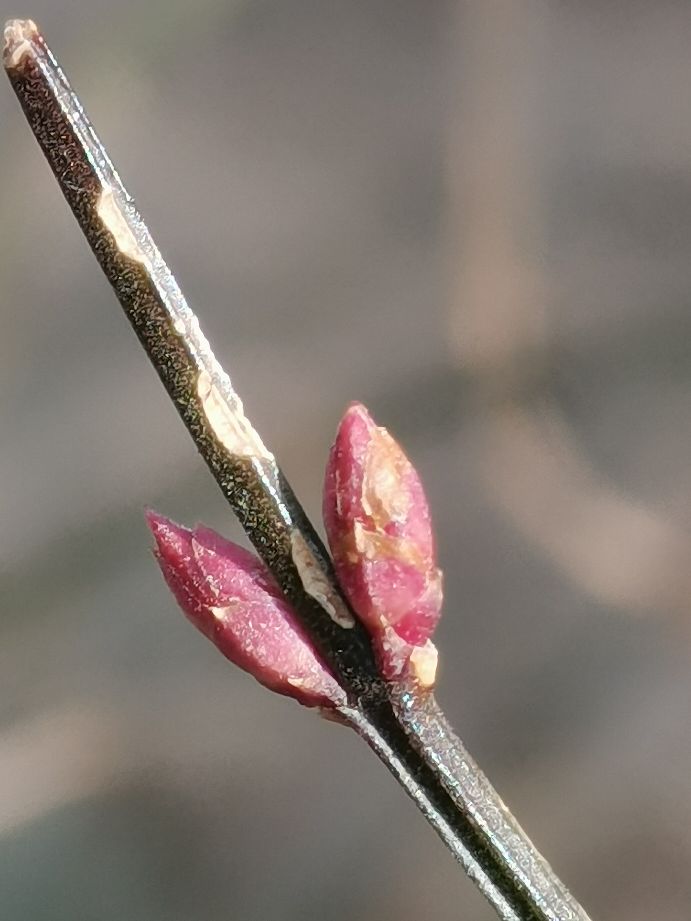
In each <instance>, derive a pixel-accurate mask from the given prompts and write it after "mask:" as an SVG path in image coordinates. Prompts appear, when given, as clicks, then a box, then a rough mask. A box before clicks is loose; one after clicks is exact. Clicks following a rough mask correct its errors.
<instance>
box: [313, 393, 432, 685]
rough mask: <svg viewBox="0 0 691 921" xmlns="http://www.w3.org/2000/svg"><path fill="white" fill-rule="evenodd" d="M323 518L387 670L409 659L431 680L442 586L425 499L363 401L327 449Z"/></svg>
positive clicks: (390, 673)
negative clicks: (431, 638)
mask: <svg viewBox="0 0 691 921" xmlns="http://www.w3.org/2000/svg"><path fill="white" fill-rule="evenodd" d="M324 522H325V525H326V531H327V534H328V538H329V544H330V546H331V552H332V554H333V558H334V564H335V566H336V572H337V573H338V577H339V580H340V582H341V584H342V586H343V589H344V591H345V593H346V594H347V596H348V599H349V601H350V603H351V604H352V606H353V608H354V610H355V612H356V613H357V614H358V615H359V617H360V619H361V620H362V621H363V623H364V624H365V625H366V626H367V628H368V629H369V631H370V633H371V634H372V636H373V638H374V640H375V645H376V646H377V648H378V650H379V654H380V660H381V665H382V668H383V671H384V673H385V674H386V676H387V677H396V676H398V675H400V674H401V673H402V671H403V670H404V668H405V666H406V664H407V663H410V664H411V665H412V666H413V670H414V672H415V674H416V676H417V677H418V678H419V680H420V681H421V682H422V683H424V684H432V683H433V681H434V666H435V665H436V650H435V649H434V647H433V646H432V644H431V643H430V642H429V637H430V636H431V635H432V632H433V630H434V628H435V626H436V624H437V621H438V620H439V615H440V610H441V601H442V590H441V572H440V571H439V569H438V568H437V566H436V560H435V547H434V537H433V534H432V526H431V523H430V515H429V508H428V505H427V500H426V498H425V493H424V490H423V488H422V484H421V482H420V478H419V477H418V475H417V472H416V471H415V468H414V467H413V466H412V464H411V463H410V461H409V460H408V458H407V457H406V456H405V454H404V453H403V451H402V450H401V448H400V446H399V445H398V443H397V442H396V441H395V440H394V439H393V438H392V437H391V435H389V433H388V432H387V431H386V429H384V428H379V427H378V426H377V425H375V423H374V421H373V420H372V418H371V416H370V415H369V413H368V412H367V410H366V409H365V407H364V406H362V405H361V404H360V403H353V404H352V405H351V406H349V407H348V409H347V410H346V413H345V415H344V417H343V419H342V420H341V423H340V425H339V427H338V432H337V433H336V440H335V442H334V445H333V448H332V449H331V454H330V455H329V462H328V465H327V468H326V481H325V485H324Z"/></svg>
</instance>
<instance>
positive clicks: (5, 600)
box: [0, 0, 691, 921]
mask: <svg viewBox="0 0 691 921" xmlns="http://www.w3.org/2000/svg"><path fill="white" fill-rule="evenodd" d="M27 3H28V0H27ZM3 12H4V17H7V16H10V15H24V16H32V17H33V18H35V19H36V20H37V21H38V22H39V24H40V25H41V26H42V27H43V29H44V31H45V33H46V35H47V38H48V41H49V42H50V44H51V45H52V47H53V49H54V50H55V52H56V53H57V54H58V56H59V58H60V60H61V63H62V64H63V65H64V67H65V69H66V71H67V73H68V76H69V77H70V79H71V80H72V83H73V85H74V86H75V88H76V89H77V91H78V92H79V93H80V95H81V96H82V99H83V101H84V103H85V105H86V107H87V109H88V111H89V113H90V115H91V117H92V119H93V120H94V122H95V125H96V127H97V129H98V131H99V133H100V134H101V136H102V138H103V140H104V142H105V143H106V144H107V145H108V147H109V148H110V150H111V153H112V156H113V159H114V160H115V163H116V164H117V165H118V167H119V169H120V172H121V174H122V176H123V178H124V180H125V182H126V184H127V185H128V187H129V188H130V190H131V191H132V192H133V193H134V195H135V196H136V197H137V200H138V203H139V205H140V208H141V210H142V211H143V213H144V215H145V217H146V218H147V220H148V221H149V223H150V226H151V229H152V231H153V233H154V236H155V237H156V239H157V240H158V242H159V244H160V246H161V248H162V250H163V252H164V254H165V255H166V257H167V258H168V260H169V262H170V264H171V266H172V267H173V269H174V271H175V272H176V274H177V275H178V278H179V280H180V282H181V284H182V286H183V288H184V290H185V291H186V293H187V295H188V297H189V299H190V301H191V303H192V304H193V306H195V307H196V308H197V309H198V311H199V314H200V317H201V320H202V324H203V326H204V328H205V330H206V332H207V333H208V334H209V336H210V338H211V340H212V342H213V343H214V345H215V348H216V353H217V355H218V356H219V358H221V360H222V361H223V362H224V363H225V364H226V366H227V367H228V369H229V371H230V373H231V375H232V377H233V381H234V383H235V384H236V386H237V388H238V390H239V391H240V393H241V394H242V395H243V396H244V397H245V404H246V408H247V409H248V412H249V413H250V414H251V416H252V417H253V419H254V421H255V422H256V424H257V426H258V428H259V429H260V431H261V432H262V434H263V436H264V438H265V440H266V441H267V443H268V444H269V445H270V446H271V447H272V448H273V449H274V450H275V452H276V453H277V454H278V456H279V457H280V458H281V459H282V462H283V465H284V467H285V469H286V472H287V474H288V476H289V477H290V479H291V480H292V482H293V485H294V486H295V488H296V490H297V492H298V494H299V495H300V496H301V497H302V498H303V500H304V502H305V504H306V506H307V508H308V510H309V511H310V512H311V513H312V514H313V515H314V516H315V517H318V515H319V505H320V485H321V476H322V470H323V464H324V461H325V457H326V452H327V450H328V446H329V442H330V438H331V435H332V433H333V431H334V429H335V426H336V423H337V420H338V417H339V414H340V412H341V411H342V409H343V407H344V405H345V404H346V403H347V402H348V401H349V400H351V399H360V400H362V401H364V402H365V403H366V404H367V405H368V406H370V407H371V409H372V411H373V412H374V413H375V416H376V417H377V418H378V419H379V420H380V421H381V422H382V423H384V424H386V425H387V426H388V427H390V428H391V429H392V430H393V431H394V432H395V433H396V434H397V435H398V436H399V438H400V439H401V440H402V441H403V443H404V444H405V446H406V448H407V450H408V451H409V453H410V455H411V456H412V458H413V459H414V460H415V462H416V463H417V464H418V465H419V467H420V469H421V471H422V473H423V476H424V479H425V481H426V483H427V486H428V489H429V495H430V500H431V504H432V507H433V512H434V516H435V519H436V523H437V527H438V534H439V546H440V555H441V560H442V564H443V566H444V569H445V572H446V597H447V603H446V616H445V618H444V619H443V621H442V624H441V627H440V629H439V645H440V647H441V650H442V667H441V684H440V688H439V694H440V697H441V699H442V702H443V703H444V705H445V706H446V708H447V709H448V711H449V713H450V715H451V716H452V718H453V720H454V721H455V723H456V724H457V725H458V727H459V729H460V732H461V734H462V736H463V737H464V738H465V740H466V741H467V743H468V746H469V748H470V749H471V751H472V752H473V753H474V754H475V756H476V757H477V758H478V760H479V761H480V763H481V764H482V765H483V766H484V768H485V770H486V771H487V772H488V773H489V775H490V777H491V778H492V779H493V780H494V782H495V783H496V785H497V786H498V787H499V789H500V791H501V792H502V794H503V795H504V797H505V798H506V799H507V801H508V802H509V803H510V804H511V805H512V807H513V808H514V810H515V812H516V813H517V815H518V816H519V818H520V820H521V821H522V823H523V824H524V825H525V826H526V828H527V829H528V830H529V832H530V833H531V835H532V836H533V837H534V839H535V840H536V842H537V844H538V845H539V846H540V847H541V848H542V849H543V850H544V852H545V853H546V854H547V855H548V856H549V858H550V859H551V861H552V862H553V864H554V865H555V867H556V869H557V870H558V872H559V873H560V874H561V875H562V876H563V877H564V878H565V879H566V881H567V882H568V883H569V884H570V885H571V886H572V888H573V889H574V891H575V893H576V894H577V896H578V897H579V898H580V899H581V900H582V902H583V903H584V905H585V906H586V908H587V909H588V910H589V911H590V913H591V914H592V916H593V918H594V919H621V921H650V919H655V921H688V919H689V918H690V917H691V872H690V868H691V730H690V728H689V718H688V717H689V704H690V703H691V668H690V663H691V659H690V652H691V650H690V644H689V637H690V633H691V631H690V630H689V626H690V624H691V388H690V387H689V384H690V383H691V361H690V359H691V311H690V310H689V306H690V304H691V260H690V259H689V251H690V250H691V105H690V104H689V94H688V86H689V84H691V55H690V54H689V47H691V5H690V4H689V3H687V2H684V0H676V2H672V0H669V2H667V0H658V2H656V3H654V4H653V3H649V2H631V0H628V2H623V0H622V2H607V0H597V2H595V0H591V2H582V3H567V2H519V0H515V2H511V0H503V2H499V0H476V2H467V3H453V2H436V0H416V2H413V0H342V2H334V0H326V2H324V0H321V2H319V0H247V2H242V0H235V2H233V0H226V2H221V0H195V2H192V0H165V2H164V0H148V2H147V3H146V4H143V3H141V2H133V0H127V2H122V0H121V2H113V0H109V2H106V0H88V2H87V0H70V2H67V0H65V2H58V0H32V2H31V3H30V4H28V5H26V8H24V6H21V5H20V7H17V6H15V7H13V8H10V7H9V6H7V5H6V6H5V7H4V10H3ZM4 17H3V18H4ZM0 126H1V130H0V157H1V162H2V181H1V194H0V243H1V245H0V273H1V277H2V295H0V296H1V298H2V317H3V334H2V337H1V338H0V426H1V429H2V433H3V434H2V443H1V447H0V477H1V483H2V487H1V488H0V917H2V919H12V921H15V919H21V921H121V919H123V918H127V919H128V921H159V919H160V921H188V919H190V918H198V919H205V921H221V919H224V921H225V919H228V918H237V919H243V921H245V919H246V921H255V919H256V921H291V919H296V921H297V919H300V921H306V919H329V921H354V919H357V921H386V919H397V921H400V919H408V918H409V919H417V918H420V917H424V918H429V919H434V921H446V919H448V921H451V919H459V918H461V919H473V921H490V919H491V918H493V917H494V916H493V914H492V912H491V911H490V909H489V908H488V907H486V906H485V904H484V903H483V902H482V900H481V899H480V897H479V896H478V895H477V894H476V893H475V891H474V889H473V887H472V886H471V885H470V884H469V883H468V882H467V881H466V880H465V879H464V878H463V876H462V874H461V873H460V872H459V871H458V869H457V868H456V866H455V865H454V863H453V861H452V860H451V858H450V857H449V856H448V855H447V854H446V852H445V851H444V850H443V848H442V846H441V844H440V843H439V842H438V841H437V840H436V838H435V837H434V835H433V833H432V832H431V831H430V830H429V828H428V827H427V826H426V824H425V823H424V821H423V820H422V819H421V818H420V816H419V815H418V814H417V812H416V810H415V809H414V808H413V806H412V805H411V804H409V803H408V802H407V801H406V800H405V798H404V796H403V794H402V793H401V792H400V791H399V790H398V789H397V787H396V786H395V784H394V783H393V782H392V781H391V779H390V778H389V777H388V775H387V774H386V772H385V771H384V770H383V768H382V767H381V766H380V765H379V763H378V762H377V761H376V760H375V759H374V757H373V756H371V755H370V754H369V752H368V751H367V750H366V749H365V747H364V746H363V745H362V744H360V743H359V742H358V741H357V740H356V739H355V737H354V736H352V735H351V734H349V733H348V732H346V731H344V730H342V729H340V728H339V727H336V726H334V725H330V724H326V723H323V722H322V721H320V720H319V719H317V718H316V717H315V716H314V715H313V714H310V713H308V712H305V711H302V710H301V709H300V708H298V707H297V706H295V705H294V704H293V703H291V702H288V701H285V700H283V699H279V698H278V697H274V696H272V695H270V694H269V693H267V692H265V691H264V690H263V689H261V688H260V687H259V686H257V685H255V684H254V682H253V681H252V680H251V679H250V678H248V677H247V676H245V675H244V674H243V673H241V672H239V671H238V670H236V669H234V668H232V667H230V666H228V665H227V664H226V663H225V662H224V660H223V659H222V658H221V657H220V656H219V655H218V653H217V652H216V651H215V650H214V649H213V648H212V647H211V645H210V644H208V643H206V642H205V641H204V640H203V639H202V638H201V637H200V636H198V635H197V634H196V633H195V632H194V631H193V630H192V628H191V627H189V626H188V625H187V623H186V622H185V621H184V619H183V617H182V616H181V614H180V612H179V611H178V610H177V609H176V608H175V606H174V604H173V602H172V600H171V598H170V597H169V595H168V593H167V592H166V590H165V588H164V586H163V583H162V580H161V578H160V576H159V573H158V571H157V569H156V567H155V565H154V564H153V561H152V559H151V556H150V553H149V545H150V539H149V537H148V535H147V532H146V529H145V526H144V522H143V518H142V508H143V507H144V506H145V505H147V504H150V505H153V506H155V507H157V508H159V509H160V510H161V511H164V512H166V513H168V514H170V515H173V516H176V517H178V518H180V519H182V520H183V521H185V522H187V523H191V522H193V521H195V520H196V519H202V520H204V521H205V522H207V523H208V524H211V525H214V526H216V527H219V528H221V529H223V530H224V531H225V532H226V533H227V534H228V535H229V536H232V537H234V538H236V539H240V535H239V529H238V526H237V525H236V524H235V522H234V521H233V519H232V517H231V515H230V512H229V511H228V510H227V509H226V508H225V507H224V503H223V501H222V500H221V498H220V494H219V493H218V492H217V491H216V489H215V487H214V485H213V483H212V481H211V478H210V477H209V475H208V474H207V472H206V470H205V468H204V466H203V464H202V463H201V462H200V461H199V460H198V458H197V457H196V455H195V451H194V448H193V445H192V443H191V441H190V439H189V438H188V436H187V435H186V433H185V432H184V430H183V428H182V426H181V424H180V423H179V421H178V419H177V417H176V415H175V413H174V410H173V408H172V406H171V405H170V404H169V402H168V400H167V398H166V397H165V395H164V392H163V389H162V388H161V386H160V384H159V383H158V381H157V379H156V377H155V375H154V374H153V372H152V370H151V368H150V367H149V365H148V362H147V360H146V358H145V356H144V355H143V353H142V352H141V350H140V349H139V347H138V346H137V345H136V341H135V339H134V337H133V335H132V333H131V331H130V329H129V328H128V326H127V323H126V321H125V320H124V318H123V316H122V315H121V313H120V309H119V307H118V305H117V303H116V301H115V299H114V296H113V295H112V293H111V292H110V290H109V288H108V287H107V285H106V283H105V281H104V279H103V278H102V276H101V274H100V270H99V269H98V267H97V265H96V262H95V261H94V259H93V257H92V256H91V254H90V253H89V251H88V248H87V246H86V244H85V243H84V241H83V239H82V238H81V236H80V234H79V231H78V229H77V226H76V224H75V222H74V221H73V219H72V217H71V216H70V214H69V212H68V209H67V206H66V205H65V204H64V202H63V201H62V199H61V197H60V194H59V191H58V188H57V186H56V184H55V182H54V180H53V178H52V176H51V175H50V173H49V170H48V168H47V167H46V165H45V164H44V162H43V160H42V157H41V154H40V152H39V150H38V147H37V145H36V143H35V142H34V140H33V138H32V137H31V135H30V133H29V130H28V128H27V126H26V124H25V122H24V119H23V117H22V116H21V114H20V111H19V108H18V105H17V103H16V101H15V99H14V97H13V94H12V92H11V90H10V88H9V85H5V87H4V90H3V91H2V92H1V93H0Z"/></svg>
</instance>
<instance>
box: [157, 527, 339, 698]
mask: <svg viewBox="0 0 691 921" xmlns="http://www.w3.org/2000/svg"><path fill="white" fill-rule="evenodd" d="M146 517H147V521H148V524H149V527H150V528H151V531H152V533H153V535H154V538H155V540H156V550H155V555H156V559H157V560H158V564H159V566H160V567H161V571H162V573H163V576H164V578H165V580H166V582H167V583H168V586H169V588H170V589H171V591H172V592H173V594H174V595H175V597H176V598H177V601H178V603H179V605H180V607H181V608H182V610H183V611H184V613H185V614H186V615H187V617H188V618H189V620H191V621H192V623H193V624H194V625H195V627H198V628H199V630H201V632H202V633H203V634H205V636H207V637H208V638H209V639H210V640H211V641H212V642H213V643H215V645H216V646H217V647H218V648H219V649H220V650H221V652H222V653H223V655H224V656H226V657H227V658H228V659H230V660H231V661H232V662H235V664H236V665H239V666H240V668H244V669H245V671H248V672H249V673H250V674H251V675H254V677H255V678H256V679H257V681H259V682H261V684H263V685H265V686H266V687H268V688H270V689H271V690H272V691H278V692H279V693H280V694H286V695H288V696H289V697H294V698H295V699H296V700H298V701H299V702H300V703H301V704H305V705H306V706H308V707H314V706H322V707H335V706H339V705H341V704H344V703H345V702H346V696H345V693H344V691H343V690H342V688H341V687H339V685H338V684H337V683H336V680H335V679H334V678H333V676H332V675H331V674H330V673H329V672H328V671H327V670H326V668H325V666H324V665H322V663H321V662H320V661H319V659H318V658H317V656H316V655H315V653H314V652H313V650H312V649H311V648H310V646H309V645H308V643H307V641H306V640H305V638H304V636H303V633H302V631H301V629H300V626H299V624H298V621H297V617H296V615H295V613H294V611H293V610H292V608H291V607H290V605H289V604H288V602H287V601H286V600H285V598H284V597H283V595H282V593H281V590H280V588H279V587H278V585H277V584H276V582H275V581H274V580H273V577H272V576H271V574H270V573H269V571H268V569H267V568H266V567H265V566H264V564H263V563H262V562H261V560H259V559H258V558H257V557H255V556H254V555H253V554H252V553H250V552H249V551H247V550H244V549H243V548H242V547H238V546H237V545H236V544H233V543H232V542H231V541H229V540H226V539H225V538H223V537H221V536H220V534H217V533H216V532H215V531H212V530H211V529H210V528H205V527H203V526H202V525H198V526H197V527H196V528H194V530H192V531H190V530H188V529H187V528H183V527H182V526H181V525H178V524H175V523H174V522H172V521H170V520H169V519H167V518H164V517H163V516H162V515H158V514H156V513H155V512H151V511H149V512H147V516H146Z"/></svg>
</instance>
